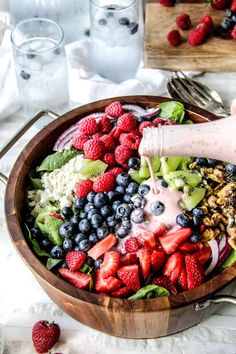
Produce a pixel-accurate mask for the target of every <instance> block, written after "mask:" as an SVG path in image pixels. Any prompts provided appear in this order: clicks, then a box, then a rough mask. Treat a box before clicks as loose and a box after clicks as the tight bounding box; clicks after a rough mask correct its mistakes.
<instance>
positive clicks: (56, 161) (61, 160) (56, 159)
mask: <svg viewBox="0 0 236 354" xmlns="http://www.w3.org/2000/svg"><path fill="white" fill-rule="evenodd" d="M80 153H81V152H80V151H77V150H74V149H64V150H62V151H58V152H55V153H54V154H51V155H48V156H47V157H46V158H45V159H44V160H43V162H42V163H41V165H40V166H38V167H37V169H36V172H40V171H48V172H50V171H54V170H56V169H57V168H61V167H62V166H63V165H65V164H66V163H67V162H69V161H70V160H71V159H72V158H74V157H75V156H77V155H78V154H80Z"/></svg>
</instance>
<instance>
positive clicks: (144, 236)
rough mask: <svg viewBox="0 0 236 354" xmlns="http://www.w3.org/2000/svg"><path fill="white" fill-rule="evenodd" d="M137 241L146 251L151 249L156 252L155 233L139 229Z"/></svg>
mask: <svg viewBox="0 0 236 354" xmlns="http://www.w3.org/2000/svg"><path fill="white" fill-rule="evenodd" d="M136 236H137V239H138V242H139V244H140V245H141V246H142V247H144V248H146V249H150V250H154V249H155V248H156V242H155V237H154V233H153V232H151V231H148V230H145V229H142V228H141V227H139V228H138V229H137V233H136Z"/></svg>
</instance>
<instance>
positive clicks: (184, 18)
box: [175, 13, 191, 30]
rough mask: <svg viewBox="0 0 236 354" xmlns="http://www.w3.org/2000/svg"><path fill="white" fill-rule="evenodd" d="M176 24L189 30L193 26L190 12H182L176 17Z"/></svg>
mask: <svg viewBox="0 0 236 354" xmlns="http://www.w3.org/2000/svg"><path fill="white" fill-rule="evenodd" d="M175 21H176V24H177V26H178V27H179V28H181V29H182V30H188V29H189V28H190V27H191V19H190V17H189V15H188V14H185V13H183V14H180V15H178V16H177V17H176V19H175Z"/></svg>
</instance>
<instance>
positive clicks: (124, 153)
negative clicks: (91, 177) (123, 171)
mask: <svg viewBox="0 0 236 354" xmlns="http://www.w3.org/2000/svg"><path fill="white" fill-rule="evenodd" d="M132 156H133V151H132V150H131V149H130V148H129V147H128V146H125V145H119V146H117V147H116V149H115V159H116V162H117V163H119V164H121V165H123V164H127V162H128V160H129V159H130V158H131V157H132Z"/></svg>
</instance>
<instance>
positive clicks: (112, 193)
mask: <svg viewBox="0 0 236 354" xmlns="http://www.w3.org/2000/svg"><path fill="white" fill-rule="evenodd" d="M107 195H108V199H109V201H110V203H113V202H114V201H116V200H120V199H121V194H120V193H119V192H117V191H110V192H108V193H107Z"/></svg>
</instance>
